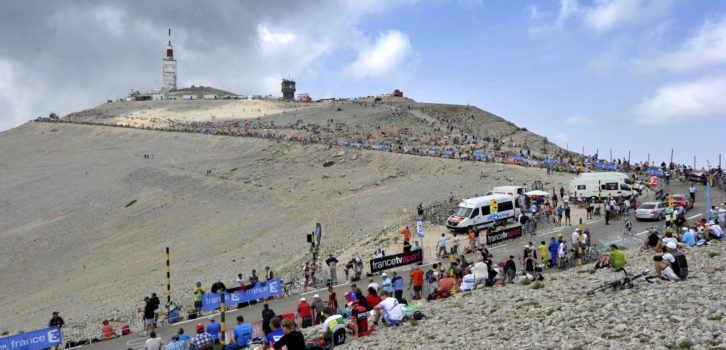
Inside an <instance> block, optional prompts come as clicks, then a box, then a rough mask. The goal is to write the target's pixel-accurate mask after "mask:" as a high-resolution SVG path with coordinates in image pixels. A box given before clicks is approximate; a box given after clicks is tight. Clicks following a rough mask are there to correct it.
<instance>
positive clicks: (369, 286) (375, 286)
mask: <svg viewBox="0 0 726 350" xmlns="http://www.w3.org/2000/svg"><path fill="white" fill-rule="evenodd" d="M371 288H373V289H375V290H376V291H378V289H379V286H378V283H376V282H374V281H373V279H372V278H371V279H368V289H371Z"/></svg>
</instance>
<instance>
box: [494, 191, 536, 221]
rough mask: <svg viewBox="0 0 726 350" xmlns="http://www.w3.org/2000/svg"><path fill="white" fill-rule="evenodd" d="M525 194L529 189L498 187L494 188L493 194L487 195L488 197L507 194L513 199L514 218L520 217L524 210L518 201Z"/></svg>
mask: <svg viewBox="0 0 726 350" xmlns="http://www.w3.org/2000/svg"><path fill="white" fill-rule="evenodd" d="M525 192H527V188H526V187H524V186H497V187H494V188H493V189H492V191H491V192H489V193H487V195H492V194H506V195H507V196H509V197H511V198H512V201H513V202H514V216H519V214H520V213H521V211H522V208H520V207H519V202H518V201H517V200H518V199H519V197H520V196H524V193H525Z"/></svg>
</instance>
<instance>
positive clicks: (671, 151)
mask: <svg viewBox="0 0 726 350" xmlns="http://www.w3.org/2000/svg"><path fill="white" fill-rule="evenodd" d="M671 164H673V148H671V163H670V164H668V167H669V168H670V166H671Z"/></svg>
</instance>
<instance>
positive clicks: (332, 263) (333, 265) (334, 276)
mask: <svg viewBox="0 0 726 350" xmlns="http://www.w3.org/2000/svg"><path fill="white" fill-rule="evenodd" d="M325 263H326V264H328V268H330V281H331V283H332V285H335V284H338V273H337V272H338V259H336V258H335V257H334V256H333V254H330V256H328V259H326V260H325Z"/></svg>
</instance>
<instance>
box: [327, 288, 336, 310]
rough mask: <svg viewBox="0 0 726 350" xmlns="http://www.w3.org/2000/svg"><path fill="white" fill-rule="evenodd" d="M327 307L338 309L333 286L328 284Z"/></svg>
mask: <svg viewBox="0 0 726 350" xmlns="http://www.w3.org/2000/svg"><path fill="white" fill-rule="evenodd" d="M328 307H329V308H331V309H333V310H336V311H337V310H338V295H337V294H336V293H335V289H333V286H328Z"/></svg>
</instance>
